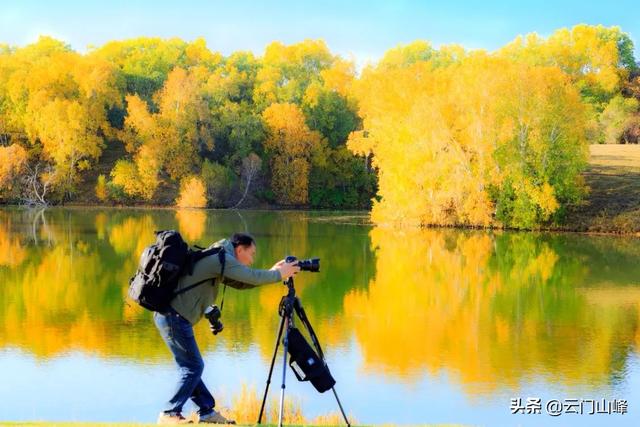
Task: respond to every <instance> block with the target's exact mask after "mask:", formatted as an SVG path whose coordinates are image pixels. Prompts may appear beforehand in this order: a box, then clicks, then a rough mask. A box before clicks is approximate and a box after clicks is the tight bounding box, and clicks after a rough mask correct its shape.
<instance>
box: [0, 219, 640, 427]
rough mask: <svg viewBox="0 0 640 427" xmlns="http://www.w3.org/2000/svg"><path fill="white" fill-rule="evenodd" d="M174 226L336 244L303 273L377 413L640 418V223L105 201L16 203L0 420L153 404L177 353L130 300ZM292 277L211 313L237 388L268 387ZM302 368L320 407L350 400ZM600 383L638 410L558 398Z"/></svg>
mask: <svg viewBox="0 0 640 427" xmlns="http://www.w3.org/2000/svg"><path fill="white" fill-rule="evenodd" d="M176 227H177V228H178V229H179V230H180V231H181V232H182V233H183V235H184V236H185V237H186V238H187V239H189V240H190V241H191V242H193V243H197V244H200V245H207V244H209V243H210V242H212V241H214V240H217V239H219V238H221V237H225V236H228V235H230V234H231V233H232V232H234V231H249V232H251V233H252V234H253V235H254V236H255V237H256V238H257V240H258V254H257V259H256V266H257V267H262V268H269V267H270V266H271V265H272V264H273V263H274V262H275V261H276V260H278V259H281V258H283V257H284V256H285V255H287V254H294V255H297V256H298V257H301V258H308V257H312V256H316V257H320V258H321V259H322V261H321V263H322V269H321V270H322V271H321V272H320V273H318V274H312V273H301V274H299V275H298V276H297V279H296V288H297V289H298V294H299V296H300V297H301V300H302V303H303V305H304V306H305V308H306V311H307V313H308V315H309V318H310V320H311V322H312V324H313V325H314V327H315V329H316V332H317V334H318V336H319V338H320V340H321V343H322V344H323V346H324V348H325V352H326V356H327V359H328V361H329V366H330V367H331V368H332V372H333V374H334V376H335V377H336V379H337V381H338V383H337V385H336V389H337V391H338V393H339V395H340V397H341V399H342V401H343V404H344V406H345V408H346V409H347V411H348V412H349V413H351V414H352V415H353V416H354V417H355V418H356V419H357V420H358V421H359V422H360V423H402V424H404V423H461V424H474V425H491V426H493V425H532V426H533V425H536V426H537V425H603V424H612V423H613V424H614V425H639V424H640V262H639V260H640V239H637V238H631V237H626V238H613V237H599V236H595V237H594V236H582V235H572V234H540V233H511V232H493V233H489V232H481V231H458V230H412V231H402V232H400V231H397V230H387V229H378V228H373V227H371V226H368V225H366V217H365V216H364V215H357V214H353V213H342V214H340V213H331V214H327V213H324V212H323V213H314V212H260V211H242V212H239V213H236V212H226V211H209V212H202V211H172V210H158V211H154V210H102V209H50V210H47V211H44V212H37V211H31V212H30V211H25V210H19V209H2V210H0V301H1V304H0V374H1V376H2V384H1V385H0V420H87V421H89V420H91V421H145V422H153V421H154V420H155V418H156V416H157V413H158V411H159V409H160V407H161V405H162V403H163V401H164V400H165V398H166V397H168V395H169V392H170V391H171V388H172V383H173V381H174V378H175V375H176V372H175V368H174V365H173V361H172V359H171V357H170V353H169V351H168V349H167V348H166V347H165V345H164V343H163V342H162V341H161V339H160V337H159V335H158V334H157V332H156V330H155V328H154V326H153V323H152V320H151V316H150V313H148V312H145V311H144V310H142V309H138V308H137V307H135V306H130V305H127V304H125V303H124V302H123V300H124V296H125V294H126V290H127V282H128V279H129V277H130V275H131V274H132V273H133V272H134V270H135V268H136V265H137V260H138V256H139V253H140V252H141V251H142V249H143V248H144V247H145V246H146V245H148V244H149V243H150V242H151V240H152V239H153V231H154V230H159V229H167V228H176ZM284 290H285V288H284V287H283V286H282V285H279V284H274V285H268V286H266V287H262V288H259V289H253V290H247V291H237V290H234V289H228V290H227V300H226V301H225V307H224V313H223V321H224V324H225V329H224V332H223V333H222V334H220V335H218V336H216V337H214V336H212V335H211V334H210V333H209V330H208V328H207V325H206V324H205V323H204V322H201V323H200V324H198V325H197V327H196V334H197V336H198V341H199V343H200V347H201V350H202V352H203V356H204V358H205V362H206V367H205V372H204V378H205V382H206V383H207V384H208V385H209V388H210V389H211V390H212V391H213V392H214V395H215V396H216V397H217V399H218V402H219V405H220V406H232V405H233V404H234V399H237V396H239V395H240V392H241V390H242V388H243V387H245V388H247V389H248V390H249V391H251V390H253V392H254V393H255V394H260V396H261V394H262V390H263V388H264V382H265V380H266V376H267V370H268V366H269V362H270V360H271V355H272V352H273V347H274V344H275V337H276V332H277V326H278V321H279V317H278V314H277V306H278V302H279V300H280V297H281V296H282V295H283V294H284ZM280 369H281V365H280V364H279V363H278V364H277V365H276V370H275V375H274V381H273V383H272V385H274V384H275V386H274V387H272V390H273V393H272V395H273V396H274V397H276V396H277V393H278V391H279V383H280V375H281V373H280V372H281V371H280ZM287 375H288V381H287V396H288V397H292V398H295V399H296V402H297V403H298V404H300V405H301V406H302V408H303V412H304V415H305V416H306V417H307V418H313V417H315V416H318V415H321V414H327V413H329V412H335V411H336V410H337V405H336V403H335V400H334V398H333V395H332V394H331V393H330V392H329V393H325V394H322V395H321V394H317V393H316V392H315V390H314V389H313V388H312V387H311V385H310V384H307V383H298V382H297V381H296V380H295V378H294V377H293V375H292V373H291V372H290V371H289V372H288V373H287ZM529 397H536V398H540V399H541V402H542V413H541V414H516V415H512V414H511V402H510V400H511V398H521V399H523V404H525V403H526V400H527V398H529ZM602 398H605V399H607V400H608V401H613V400H614V399H626V400H627V402H628V408H627V411H628V413H626V414H624V415H621V414H612V415H608V414H601V415H577V414H567V413H565V414H562V415H560V416H557V417H552V416H550V415H548V414H547V413H546V408H545V404H546V402H548V401H549V400H550V399H558V400H560V401H565V399H602ZM591 405H592V404H589V406H588V409H589V410H590V408H591ZM186 409H187V410H189V409H191V407H188V408H186ZM584 411H585V412H588V410H587V406H585V409H584Z"/></svg>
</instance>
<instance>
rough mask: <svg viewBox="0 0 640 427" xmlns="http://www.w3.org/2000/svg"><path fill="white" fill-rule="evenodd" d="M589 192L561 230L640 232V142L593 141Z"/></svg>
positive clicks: (573, 209)
mask: <svg viewBox="0 0 640 427" xmlns="http://www.w3.org/2000/svg"><path fill="white" fill-rule="evenodd" d="M589 150H590V159H589V166H588V167H587V170H586V171H585V173H584V178H585V182H586V184H587V185H588V186H589V188H590V192H589V194H588V195H587V197H586V198H585V200H584V201H583V202H582V203H581V204H580V205H579V206H575V207H573V208H572V209H570V211H569V215H568V218H567V224H566V225H564V226H563V227H561V229H562V230H568V231H583V232H585V231H586V232H593V233H619V234H638V235H640V145H592V146H590V147H589Z"/></svg>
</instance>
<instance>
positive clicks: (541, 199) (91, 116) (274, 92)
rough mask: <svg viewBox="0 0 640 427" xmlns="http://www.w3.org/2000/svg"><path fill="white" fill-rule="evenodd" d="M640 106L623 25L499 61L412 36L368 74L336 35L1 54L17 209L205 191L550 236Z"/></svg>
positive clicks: (3, 113)
mask: <svg viewBox="0 0 640 427" xmlns="http://www.w3.org/2000/svg"><path fill="white" fill-rule="evenodd" d="M639 100H640V77H638V66H637V64H636V61H635V58H634V56H633V43H632V41H631V39H630V37H629V35H627V34H626V33H624V32H622V31H621V30H620V29H619V28H617V27H603V26H590V25H577V26H575V27H573V28H571V29H560V30H558V31H556V32H554V33H553V34H551V35H550V36H549V37H546V38H545V37H541V36H539V35H537V34H529V35H526V36H519V37H517V38H516V39H515V40H514V41H512V42H510V43H508V44H506V45H505V46H503V47H502V48H500V49H497V50H496V51H494V52H486V51H482V50H473V51H470V50H466V49H464V48H463V47H461V46H457V45H448V46H447V45H444V46H441V47H440V48H438V49H435V48H434V47H432V46H431V44H430V43H429V42H426V41H415V42H413V43H410V44H408V45H404V46H398V47H395V48H392V49H389V50H388V51H387V52H386V53H385V55H384V56H383V57H382V58H381V59H380V60H379V61H378V62H377V63H374V64H370V65H368V66H366V67H365V68H364V69H363V70H359V71H358V70H356V67H355V64H354V62H353V61H349V60H346V59H344V58H342V57H340V56H338V55H335V54H333V53H332V52H331V51H330V50H329V49H328V47H327V46H326V44H325V43H324V42H323V41H321V40H304V41H302V42H300V43H295V44H291V45H284V44H282V43H280V42H273V43H271V44H269V45H268V46H267V47H266V49H265V51H264V54H263V55H262V56H255V55H254V54H252V53H250V52H234V53H232V54H231V55H228V56H223V55H222V54H220V53H217V52H212V51H211V50H209V49H208V48H207V46H206V43H205V41H204V40H203V39H197V40H195V41H193V42H190V43H187V42H184V41H182V40H179V39H170V40H163V39H159V38H137V39H130V40H123V41H113V42H108V43H106V44H105V45H103V46H100V47H96V48H91V49H89V51H88V52H87V53H85V54H80V53H78V52H75V51H73V50H72V49H71V48H70V47H69V46H68V45H66V44H65V43H63V42H60V41H58V40H55V39H52V38H50V37H41V38H40V39H39V40H38V41H37V42H36V43H33V44H31V45H28V46H24V47H13V46H7V45H0V157H1V159H0V160H2V159H6V161H3V162H2V166H0V197H2V200H3V201H29V202H34V203H61V202H65V201H74V200H79V199H81V198H82V197H86V195H87V194H92V195H93V196H95V197H94V201H100V202H102V203H114V204H135V203H153V204H174V203H176V200H179V201H184V200H185V197H186V196H185V197H183V196H184V195H186V194H190V196H188V198H189V201H188V202H185V203H187V204H189V205H198V206H215V207H233V206H238V205H242V206H243V207H247V206H260V205H272V206H273V205H276V206H296V207H312V208H333V209H342V208H360V209H361V208H370V207H371V208H372V218H373V219H374V221H376V222H378V223H394V224H405V225H465V226H484V227H486V226H491V227H516V228H537V227H541V226H545V225H547V224H551V223H555V222H559V221H562V220H564V219H566V212H567V209H568V208H569V207H570V206H573V205H575V204H576V203H579V201H580V199H581V197H582V196H583V195H584V194H585V191H587V189H586V188H585V186H584V185H583V183H582V180H581V172H582V170H583V168H584V165H585V159H586V145H587V144H593V143H620V142H622V143H637V142H638V138H640V131H638V129H640V112H639V108H640V102H639ZM99 176H102V178H99ZM186 183H190V184H186ZM195 183H198V184H195ZM200 185H202V186H204V191H202V193H203V194H204V198H205V199H204V201H203V200H202V199H201V198H200V197H199V195H200V193H201V190H202V188H201V187H200ZM85 186H88V187H89V188H91V189H95V191H81V190H82V189H83V187H85ZM196 186H197V189H196ZM187 188H188V189H187ZM180 193H182V194H180ZM195 193H198V197H197V199H198V200H197V203H196V202H194V197H195V196H192V194H195ZM93 196H92V197H93Z"/></svg>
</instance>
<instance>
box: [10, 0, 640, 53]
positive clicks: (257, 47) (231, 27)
mask: <svg viewBox="0 0 640 427" xmlns="http://www.w3.org/2000/svg"><path fill="white" fill-rule="evenodd" d="M579 23H587V24H603V25H606V26H610V25H618V26H620V27H622V29H623V30H624V31H626V32H627V33H629V34H630V35H631V37H632V39H633V40H634V42H635V43H636V44H640V39H638V38H639V37H640V6H638V2H637V1H635V2H634V1H627V0H623V1H608V2H603V1H599V2H594V1H592V2H589V1H554V2H542V1H537V2H532V1H520V2H518V1H513V0H511V1H489V0H487V1H471V0H466V1H451V0H449V1H439V2H434V1H408V0H395V1H374V0H372V1H351V2H349V1H346V0H343V1H336V0H326V1H323V0H317V1H304V0H297V1H296V0H294V1H290V0H287V1H284V0H283V1H245V0H235V1H226V0H225V1H223V0H209V1H204V0H200V1H186V0H185V1H181V2H176V1H163V0H155V1H142V0H127V1H122V0H115V1H104V0H103V1H100V2H91V1H71V0H66V1H56V2H53V1H51V2H43V1H40V2H37V1H14V2H12V3H9V2H7V1H6V0H0V42H4V43H9V44H11V45H24V44H27V43H30V42H32V41H35V40H36V39H37V37H38V35H39V34H47V35H51V36H53V37H56V38H58V39H62V40H64V41H66V42H67V43H69V44H71V46H72V47H73V48H75V49H76V50H78V51H81V52H82V51H85V49H86V47H87V46H88V45H101V44H103V43H105V42H106V41H108V40H115V39H125V38H131V37H137V36H159V37H180V38H182V39H184V40H187V41H190V40H193V39H195V38H197V37H200V36H202V37H204V38H205V39H206V40H207V45H208V46H209V48H210V49H211V50H216V51H219V52H222V53H223V54H228V53H230V52H233V51H235V50H251V51H253V52H254V53H256V54H262V52H263V51H264V47H265V46H266V45H267V44H268V43H270V42H271V41H274V40H279V41H281V42H284V43H287V44H289V43H294V42H297V41H300V40H303V39H305V38H322V39H324V40H325V41H326V42H327V44H328V45H329V47H330V49H331V50H332V51H333V52H335V53H339V54H341V55H344V56H347V57H348V56H350V55H353V57H355V59H356V60H357V61H358V62H359V63H363V62H365V61H368V60H376V59H378V58H379V57H380V56H381V55H382V54H383V53H384V51H385V50H387V49H389V48H391V47H394V46H396V45H398V44H401V43H408V42H410V41H413V40H416V39H423V40H428V41H431V42H432V43H433V44H434V45H435V46H439V45H442V44H449V43H459V44H462V45H463V46H465V47H467V48H484V49H489V50H492V49H495V48H497V47H499V46H501V45H503V44H505V43H507V42H509V41H510V40H512V39H513V38H514V37H516V36H517V35H518V34H525V33H529V32H533V31H535V32H537V33H539V34H542V35H548V34H550V33H551V32H553V30H555V29H557V28H561V27H571V26H573V25H575V24H579ZM638 52H639V50H638V48H637V47H636V57H638V56H639V55H638Z"/></svg>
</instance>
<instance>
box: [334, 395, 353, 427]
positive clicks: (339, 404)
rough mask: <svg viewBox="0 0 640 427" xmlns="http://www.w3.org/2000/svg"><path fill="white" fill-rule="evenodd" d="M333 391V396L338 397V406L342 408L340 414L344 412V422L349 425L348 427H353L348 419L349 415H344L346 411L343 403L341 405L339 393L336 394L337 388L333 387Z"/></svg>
mask: <svg viewBox="0 0 640 427" xmlns="http://www.w3.org/2000/svg"><path fill="white" fill-rule="evenodd" d="M331 391H333V395H334V396H335V397H336V401H337V402H338V406H339V407H340V412H342V417H343V418H344V422H345V423H347V427H351V424H350V423H349V420H348V419H347V414H345V413H344V409H343V408H342V403H340V399H339V398H338V393H336V388H335V387H331Z"/></svg>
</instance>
